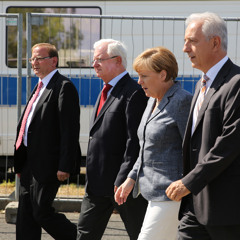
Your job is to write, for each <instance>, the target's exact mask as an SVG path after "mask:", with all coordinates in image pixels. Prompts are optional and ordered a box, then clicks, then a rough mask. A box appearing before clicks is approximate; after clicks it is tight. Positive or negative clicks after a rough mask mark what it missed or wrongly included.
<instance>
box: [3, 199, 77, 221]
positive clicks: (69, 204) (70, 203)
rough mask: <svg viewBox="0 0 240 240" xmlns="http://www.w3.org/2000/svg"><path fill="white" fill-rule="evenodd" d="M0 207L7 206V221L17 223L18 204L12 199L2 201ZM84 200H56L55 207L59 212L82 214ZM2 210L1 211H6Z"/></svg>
mask: <svg viewBox="0 0 240 240" xmlns="http://www.w3.org/2000/svg"><path fill="white" fill-rule="evenodd" d="M0 202H1V204H0V206H1V207H2V206H4V204H6V205H5V207H4V208H5V219H6V222H7V223H13V224H15V223H16V217H17V209H18V202H16V201H13V200H11V199H0ZM81 204H82V198H79V199H69V198H68V199H62V198H61V199H60V198H58V199H55V200H54V203H53V207H54V208H55V210H56V211H57V212H80V209H81ZM4 208H1V209H4Z"/></svg>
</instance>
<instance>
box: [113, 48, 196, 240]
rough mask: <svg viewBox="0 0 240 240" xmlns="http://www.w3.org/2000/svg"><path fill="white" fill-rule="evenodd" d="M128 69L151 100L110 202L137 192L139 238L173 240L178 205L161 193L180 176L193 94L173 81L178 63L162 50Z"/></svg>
mask: <svg viewBox="0 0 240 240" xmlns="http://www.w3.org/2000/svg"><path fill="white" fill-rule="evenodd" d="M133 67H134V70H135V71H136V72H137V73H138V75H139V80H138V83H139V84H140V85H141V86H142V88H143V89H144V91H145V94H146V95H147V96H148V97H150V98H149V100H148V105H147V107H146V110H145V112H144V114H143V117H142V120H141V123H140V125H139V128H138V137H139V144H140V152H139V157H138V159H137V161H136V163H135V165H134V166H133V169H132V171H131V172H130V173H129V175H128V178H127V179H126V181H125V182H124V183H123V184H122V185H121V186H120V187H119V188H118V189H117V191H116V193H115V200H116V202H117V203H118V204H123V203H124V202H125V201H126V199H127V197H128V195H129V194H130V192H131V191H132V189H133V196H134V197H136V196H137V195H138V194H139V193H141V194H142V196H143V197H144V198H145V199H147V200H148V208H147V212H146V215H145V219H144V222H143V226H142V229H141V233H140V234H139V237H138V240H155V239H156V240H174V239H176V233H177V225H178V217H177V215H178V209H179V205H180V203H179V202H173V201H171V200H170V199H169V198H168V197H167V196H166V194H165V190H166V189H167V187H168V186H169V185H170V184H171V183H172V182H173V181H175V180H177V179H179V178H181V176H182V140H183V135H184V131H185V126H186V123H187V118H188V113H189V109H190V104H191V100H192V95H191V94H190V93H188V92H187V91H185V90H183V89H182V87H181V84H180V83H179V82H176V81H175V79H176V77H177V74H178V64H177V61H176V59H175V56H174V55H173V53H172V52H170V51H169V50H168V49H166V48H164V47H156V48H151V49H147V50H146V51H144V52H143V53H142V54H140V55H139V56H138V57H137V58H136V59H135V61H134V64H133Z"/></svg>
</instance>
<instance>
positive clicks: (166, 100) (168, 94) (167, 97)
mask: <svg viewBox="0 0 240 240" xmlns="http://www.w3.org/2000/svg"><path fill="white" fill-rule="evenodd" d="M180 87H181V85H180V83H179V82H176V83H175V84H174V85H173V86H172V87H171V88H170V89H169V90H168V91H167V92H166V93H165V95H164V97H163V99H162V100H161V102H160V104H159V105H158V107H157V108H156V109H155V111H154V112H153V114H152V115H150V117H149V119H148V121H147V123H149V122H150V121H151V120H152V119H154V118H155V117H156V116H157V115H158V114H159V113H160V112H161V111H162V110H163V109H164V108H165V107H166V105H167V104H168V103H169V102H170V100H171V97H172V96H173V95H174V93H175V92H176V91H177V90H178V89H179V88H180ZM155 102H156V101H154V102H153V104H152V107H153V105H154V103H155Z"/></svg>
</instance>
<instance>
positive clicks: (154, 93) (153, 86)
mask: <svg viewBox="0 0 240 240" xmlns="http://www.w3.org/2000/svg"><path fill="white" fill-rule="evenodd" d="M138 76H139V79H138V84H139V85H141V86H142V89H143V90H144V91H145V94H146V96H147V97H153V98H157V99H159V98H161V97H162V92H163V87H164V85H165V83H166V82H165V79H166V71H165V70H162V71H161V72H159V73H156V72H153V71H151V70H147V69H141V70H140V71H139V72H138Z"/></svg>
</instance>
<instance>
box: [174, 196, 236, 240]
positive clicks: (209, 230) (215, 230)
mask: <svg viewBox="0 0 240 240" xmlns="http://www.w3.org/2000/svg"><path fill="white" fill-rule="evenodd" d="M223 217H224V216H223ZM189 239H192V240H240V225H226V226H225V225H223V226H222V225H221V226H205V225H202V224H200V223H199V222H198V220H197V218H196V216H195V214H194V209H193V204H192V199H191V198H190V199H189V200H188V205H187V206H186V209H185V211H184V212H183V216H182V218H181V220H180V225H179V228H178V240H189Z"/></svg>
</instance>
